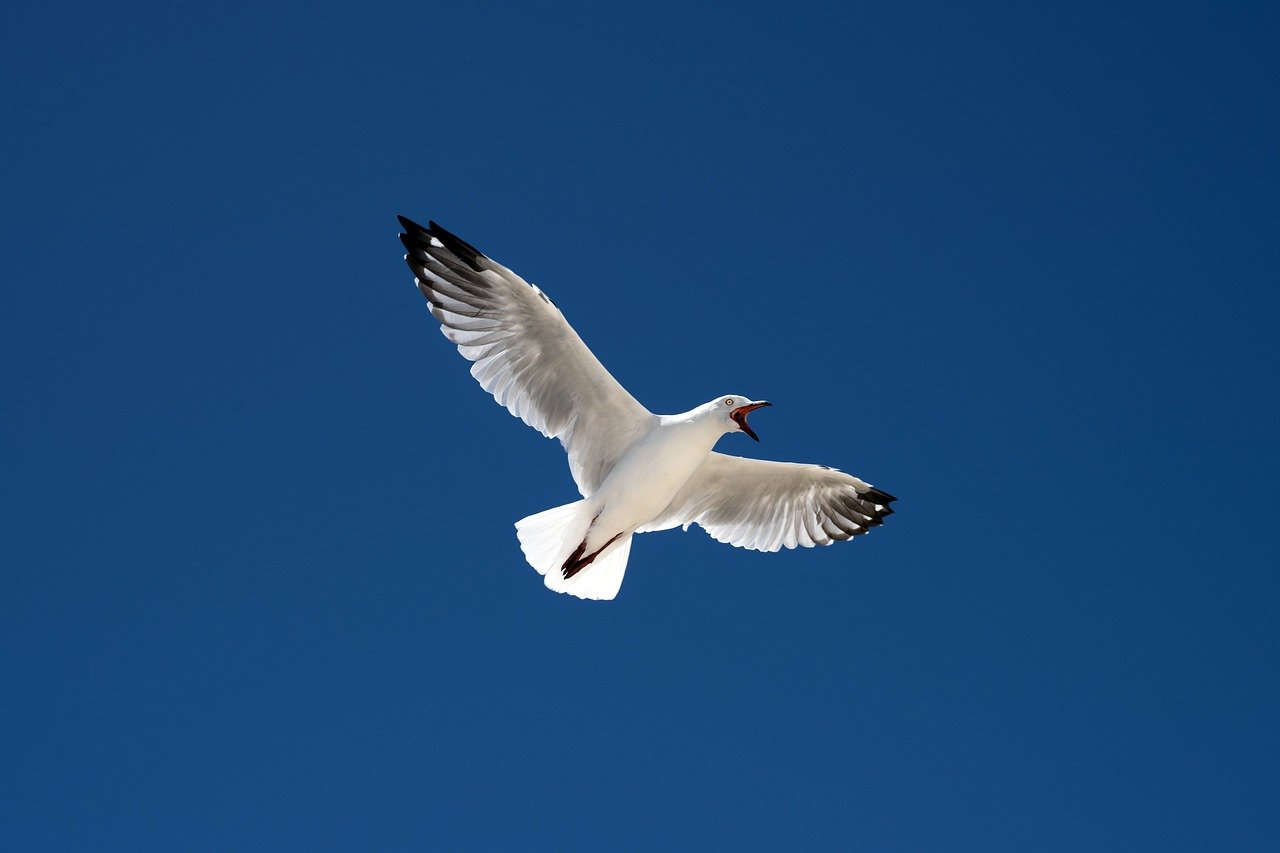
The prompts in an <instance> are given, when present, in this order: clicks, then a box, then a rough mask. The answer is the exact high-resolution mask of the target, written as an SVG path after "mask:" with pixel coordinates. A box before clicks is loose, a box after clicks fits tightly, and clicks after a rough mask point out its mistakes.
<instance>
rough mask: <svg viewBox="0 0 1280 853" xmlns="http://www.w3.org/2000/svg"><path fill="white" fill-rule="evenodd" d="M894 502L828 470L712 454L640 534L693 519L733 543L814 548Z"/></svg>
mask: <svg viewBox="0 0 1280 853" xmlns="http://www.w3.org/2000/svg"><path fill="white" fill-rule="evenodd" d="M894 500H896V498H894V497H893V495H890V494H888V493H886V492H882V491H880V490H879V489H876V488H873V487H872V486H871V485H870V484H868V483H864V482H863V481H862V480H859V479H858V478H857V477H851V476H849V475H848V474H845V473H844V472H842V471H837V470H836V469H834V468H827V467H825V466H822V465H802V464H798V463H795V462H769V461H766V460H763V459H743V458H742V457H739V456H726V455H725V454H723V453H715V452H712V453H710V454H708V455H707V460H706V461H705V462H703V463H702V466H701V467H700V468H698V470H697V471H695V472H694V474H693V476H692V477H690V478H689V481H688V482H687V483H685V485H684V486H683V487H682V488H681V489H680V491H679V492H677V493H676V496H675V498H673V499H672V501H671V504H670V505H669V506H668V507H667V508H666V510H664V511H663V512H662V513H661V514H660V515H659V516H658V517H657V518H655V519H654V520H653V521H651V522H650V523H649V524H648V525H646V526H645V527H642V528H640V532H642V533H643V532H646V531H652V530H668V529H670V528H672V527H677V526H683V527H684V528H685V529H686V530H687V529H688V528H689V525H690V524H697V525H698V526H699V527H701V528H703V529H704V530H706V531H707V533H708V534H710V535H711V538H712V539H715V540H717V541H719V542H727V543H728V544H730V545H735V546H737V547H739V548H749V549H751V550H754V551H777V550H778V549H779V548H795V547H796V546H797V545H798V546H801V547H804V548H812V547H813V546H814V545H830V544H831V543H832V542H837V541H840V540H843V539H849V538H851V537H854V536H858V535H859V534H862V533H866V532H867V531H868V530H870V529H871V528H872V527H878V526H879V525H880V524H882V523H883V519H884V517H885V516H887V515H890V514H891V513H892V512H893V510H892V509H890V508H889V504H890V503H892V502H893V501H894Z"/></svg>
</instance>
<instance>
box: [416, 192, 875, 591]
mask: <svg viewBox="0 0 1280 853" xmlns="http://www.w3.org/2000/svg"><path fill="white" fill-rule="evenodd" d="M397 218H398V219H399V220H400V225H401V227H403V228H404V232H403V233H402V234H400V241H401V242H402V243H403V244H404V247H405V250H406V254H405V256H404V259H405V262H406V263H407V264H408V265H409V269H410V270H412V271H413V275H414V278H415V283H416V284H417V286H418V290H419V291H421V293H422V295H423V296H425V297H426V298H427V302H428V303H429V305H430V308H431V313H432V315H433V316H434V317H435V318H436V319H437V320H438V321H440V331H442V332H443V333H444V336H445V337H446V338H448V339H449V341H450V342H451V343H453V344H455V345H457V347H458V352H460V353H462V357H463V358H465V359H467V360H468V361H470V362H472V365H471V375H472V376H474V377H475V378H476V380H477V381H479V383H480V385H481V386H482V387H483V388H484V390H486V391H488V392H489V393H490V394H492V395H493V396H494V398H495V399H496V400H497V401H498V402H499V403H501V404H502V405H503V406H505V407H506V408H507V410H508V411H510V412H511V414H513V415H515V416H516V417H517V418H520V419H521V420H522V421H524V422H525V423H526V424H528V425H529V426H531V427H533V428H534V429H536V430H538V431H539V432H541V433H542V434H543V435H545V436H547V437H548V438H558V439H559V440H560V443H561V444H562V445H563V446H564V450H565V452H566V453H567V454H568V456H569V471H570V473H571V474H572V475H573V481H574V483H575V484H576V485H577V487H578V492H579V493H580V494H581V495H582V499H581V500H577V501H573V502H572V503H567V504H564V505H563V506H558V507H554V508H552V509H548V510H544V511H542V512H539V513H536V514H534V515H530V516H528V517H527V518H522V519H520V520H519V521H517V522H516V525H515V526H516V536H517V538H518V540H519V542H520V548H521V550H522V551H523V552H524V556H525V559H526V560H528V562H529V565H531V566H533V568H534V569H536V570H537V571H538V573H539V574H540V575H542V576H543V579H544V583H545V585H546V586H547V587H548V588H549V589H552V590H555V591H556V592H561V593H567V594H569V595H573V596H577V597H578V598H583V599H595V600H606V601H607V600H611V599H613V598H615V597H616V596H617V594H618V590H619V589H620V588H621V587H622V576H623V574H624V573H625V572H626V569H627V560H628V558H629V557H630V555H631V539H632V537H633V536H634V535H635V534H637V533H649V532H652V531H657V530H669V529H671V528H673V527H681V528H682V529H684V530H688V529H689V526H690V525H691V524H696V525H698V526H699V527H701V528H703V529H704V530H705V531H706V532H707V533H708V534H710V535H711V537H712V538H713V539H715V540H717V541H719V542H725V543H728V544H730V545H734V546H736V547H739V548H748V549H752V550H755V551H777V550H779V549H780V548H795V547H797V546H801V547H805V548H812V547H813V546H815V545H830V544H831V543H832V542H839V541H843V540H846V539H851V538H853V537H854V536H860V535H861V534H863V533H866V532H867V531H868V530H870V529H871V528H873V527H878V526H879V525H880V524H881V523H883V520H884V518H885V516H887V515H890V514H891V513H892V512H893V510H892V509H891V508H890V507H889V504H891V503H892V502H893V501H894V500H896V498H894V496H893V495H890V494H888V493H887V492H883V491H881V490H880V489H877V488H874V487H873V486H871V484H869V483H865V482H863V481H862V480H860V479H858V478H857V477H853V476H850V475H849V474H845V473H842V472H841V471H839V470H838V469H835V468H829V467H827V466H825V465H803V464H798V463H794V462H770V461H766V460H762V459H745V458H742V457H739V456H728V455H725V454H723V453H717V452H715V451H714V450H713V449H712V448H713V447H715V445H716V443H717V442H718V441H719V440H720V438H721V437H722V436H724V435H727V434H729V433H738V432H741V433H745V434H746V435H747V436H748V437H750V438H753V439H755V440H756V441H759V440H760V437H759V436H758V435H756V432H755V430H754V429H752V428H751V425H750V424H749V423H748V422H747V415H749V414H751V413H752V412H754V411H756V410H757V409H761V408H764V407H766V406H769V405H771V404H770V403H769V402H768V401H766V400H753V399H751V398H750V397H745V396H743V395H741V394H723V395H721V396H719V397H716V398H714V399H712V400H710V401H708V402H706V403H703V404H702V405H701V406H697V407H695V408H693V409H690V410H689V411H687V412H683V413H682V414H678V415H655V414H653V413H652V412H650V411H649V410H648V409H646V408H645V407H644V406H642V405H640V403H639V402H638V401H637V400H636V398H635V397H633V396H631V394H629V393H628V392H627V390H626V389H625V388H623V387H622V385H620V384H619V383H618V381H617V380H616V379H614V378H613V376H612V375H610V373H609V371H607V370H605V368H604V365H602V364H601V363H600V361H599V360H598V359H597V358H596V357H595V355H594V354H592V352H591V350H589V349H588V348H587V345H586V344H585V343H583V342H582V338H580V337H578V333H577V332H575V331H574V330H573V327H572V326H570V325H569V323H568V321H567V320H565V318H564V315H563V314H561V313H560V309H559V308H557V307H556V305H555V303H554V302H552V301H551V299H550V297H548V296H547V295H546V294H545V293H543V292H542V290H540V289H539V288H538V287H536V286H535V285H532V284H530V283H529V282H527V281H525V280H524V279H523V278H521V277H520V276H518V275H516V274H515V273H514V272H512V271H511V270H509V269H507V268H506V267H504V266H502V265H501V264H499V263H497V262H496V261H494V260H493V259H492V258H490V257H488V256H487V255H485V254H483V253H482V252H480V250H478V249H476V248H475V247H474V246H472V245H471V244H469V243H467V242H465V241H464V240H462V239H460V238H458V237H456V236H454V235H453V234H451V233H449V232H448V231H446V230H445V229H443V228H441V227H440V226H439V225H437V224H436V223H435V222H430V221H429V222H428V224H427V226H426V227H425V228H424V227H422V226H421V225H419V224H418V223H416V222H414V221H412V220H410V219H407V218H406V217H403V216H400V217H397Z"/></svg>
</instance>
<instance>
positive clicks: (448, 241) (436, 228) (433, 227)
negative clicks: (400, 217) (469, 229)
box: [419, 219, 488, 272]
mask: <svg viewBox="0 0 1280 853" xmlns="http://www.w3.org/2000/svg"><path fill="white" fill-rule="evenodd" d="M419 227H421V226H419ZM426 233H427V234H430V235H431V236H432V237H435V238H436V239H437V240H439V241H440V242H441V243H443V244H444V247H445V248H446V249H448V250H449V251H450V252H453V253H454V254H455V255H457V256H458V257H459V258H461V259H462V260H463V261H465V262H466V264H467V266H469V267H471V268H472V269H473V270H475V271H476V272H480V271H482V270H483V269H484V268H483V267H481V266H480V263H479V262H480V261H481V260H482V259H483V260H488V257H487V256H486V255H485V253H484V252H482V251H480V250H479V249H477V248H476V247H475V246H473V245H471V244H470V243H468V242H467V241H466V240H463V239H462V238H461V237H459V236H458V235H457V234H454V233H453V232H451V231H449V230H448V229H447V228H444V227H442V226H441V225H440V223H438V222H436V221H435V220H434V219H428V220H427V228H426Z"/></svg>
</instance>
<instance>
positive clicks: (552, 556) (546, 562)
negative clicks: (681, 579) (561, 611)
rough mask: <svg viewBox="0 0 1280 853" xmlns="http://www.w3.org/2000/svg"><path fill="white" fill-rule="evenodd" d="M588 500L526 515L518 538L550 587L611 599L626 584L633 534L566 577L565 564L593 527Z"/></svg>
mask: <svg viewBox="0 0 1280 853" xmlns="http://www.w3.org/2000/svg"><path fill="white" fill-rule="evenodd" d="M589 513H590V510H589V509H588V508H587V506H586V501H575V502H573V503H571V504H565V505H564V506H558V507H553V508H552V509H548V510H543V511H542V512H539V513H536V514H534V515H530V516H528V517H526V518H522V519H520V520H519V521H517V522H516V537H517V538H519V540H520V550H522V551H524V556H525V559H526V560H528V561H529V565H531V566H533V567H534V569H536V570H537V572H538V574H540V575H542V576H543V577H544V578H545V583H546V585H547V588H548V589H553V590H555V591H556V592H563V593H567V594H569V595H575V596H577V597H578V598H592V599H599V600H605V601H607V600H610V599H612V598H614V597H615V596H617V594H618V589H619V588H620V587H621V586H622V576H623V574H624V573H625V572H626V570H627V558H628V557H629V556H630V555H631V535H630V534H628V535H627V536H626V537H624V538H621V539H619V540H618V541H617V542H614V543H613V544H612V545H610V546H609V547H608V548H606V549H604V551H602V552H601V553H600V555H599V556H597V557H596V558H595V560H594V561H592V563H591V564H590V565H588V566H585V567H584V568H583V569H581V570H580V571H579V572H578V573H577V574H575V575H574V576H573V577H571V578H568V579H566V578H565V577H564V576H563V575H562V574H561V571H560V569H561V567H562V566H563V565H564V563H565V560H567V559H568V558H569V555H570V554H572V553H573V552H574V550H575V549H576V548H577V547H578V545H579V544H580V543H581V542H582V540H583V539H584V538H585V537H586V535H587V528H588V527H590V526H591V516H590V514H589Z"/></svg>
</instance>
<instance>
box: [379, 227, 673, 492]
mask: <svg viewBox="0 0 1280 853" xmlns="http://www.w3.org/2000/svg"><path fill="white" fill-rule="evenodd" d="M399 219H400V225H401V226H402V227H403V228H404V233H403V234H401V235H400V241H401V242H402V243H404V246H405V249H406V250H408V254H406V255H405V258H404V259H405V262H406V263H408V264H409V269H411V270H413V274H414V276H416V278H417V284H418V289H419V290H420V291H422V295H423V296H425V297H426V298H427V301H428V302H430V303H431V313H432V314H433V315H435V318H436V319H437V320H439V321H440V330H441V331H442V332H444V336H445V337H446V338H448V339H449V340H450V341H452V342H453V343H455V344H457V345H458V352H460V353H462V355H463V357H464V358H466V359H468V360H470V361H473V362H475V364H473V365H472V367H471V375H472V376H474V377H475V378H476V379H477V380H478V381H479V382H480V385H481V386H482V387H483V388H484V389H485V390H486V391H488V392H489V393H490V394H492V395H493V396H494V398H495V399H496V400H497V401H498V402H499V403H501V404H502V405H504V406H506V407H507V410H508V411H510V412H511V414H513V415H515V416H516V417H518V418H520V419H521V420H523V421H524V422H525V423H527V424H528V425H529V426H531V427H533V428H534V429H536V430H538V431H539V432H541V433H542V434H543V435H545V436H547V437H548V438H558V439H560V443H561V444H563V445H564V449H565V451H566V452H567V453H568V454H569V470H570V472H571V473H572V474H573V480H574V482H575V483H577V484H578V491H580V492H581V493H582V495H583V497H587V496H589V495H590V494H591V493H592V492H594V491H595V490H596V489H597V488H599V486H600V484H601V483H602V482H603V481H604V478H605V477H606V476H607V475H608V473H609V472H610V471H611V470H612V469H613V466H614V464H615V463H616V462H617V461H618V458H619V457H621V455H622V453H623V452H624V451H625V450H626V449H627V447H629V446H630V445H631V443H632V442H634V441H635V439H637V438H638V437H640V436H641V435H643V434H644V433H645V432H646V431H648V430H649V429H651V428H652V425H653V424H654V422H655V421H656V417H655V416H654V415H653V414H652V413H650V412H649V410H648V409H646V408H645V407H644V406H642V405H640V403H639V402H637V401H636V399H635V398H634V397H632V396H631V395H630V394H629V393H627V390H626V389H625V388H623V387H622V386H621V385H619V384H618V381H617V380H616V379H614V378H613V377H612V376H610V375H609V371H607V370H605V369H604V365H602V364H601V363H600V361H599V360H598V359H597V358H596V357H595V355H593V354H592V352H591V350H589V349H587V345H586V344H584V343H583V342H582V338H580V337H578V333H577V332H575V331H574V330H573V327H572V326H570V325H569V323H568V322H567V321H566V320H565V319H564V315H563V314H561V313H560V310H559V309H558V308H556V306H555V305H554V304H552V302H551V300H550V299H548V298H547V296H546V294H544V293H543V292H542V291H541V290H539V289H538V288H537V287H534V286H533V285H531V284H529V283H528V282H526V281H525V280H524V279H522V278H521V277H520V276H518V275H516V274H515V273H513V272H512V271H511V270H509V269H507V268H506V267H504V266H502V265H501V264H498V263H496V262H494V261H493V260H492V259H490V258H488V257H485V255H483V254H482V253H481V252H479V251H478V250H476V249H475V248H474V247H473V246H471V245H470V244H468V243H466V242H465V241H463V240H461V239H459V238H458V237H455V236H454V235H453V234H450V233H449V232H448V231H446V230H445V229H443V228H441V227H440V226H439V225H437V224H435V223H434V222H431V223H429V224H428V225H427V227H426V228H423V227H422V226H421V225H419V224H417V223H416V222H413V221H412V220H409V219H406V218H405V217H403V216H401V217H399Z"/></svg>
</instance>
